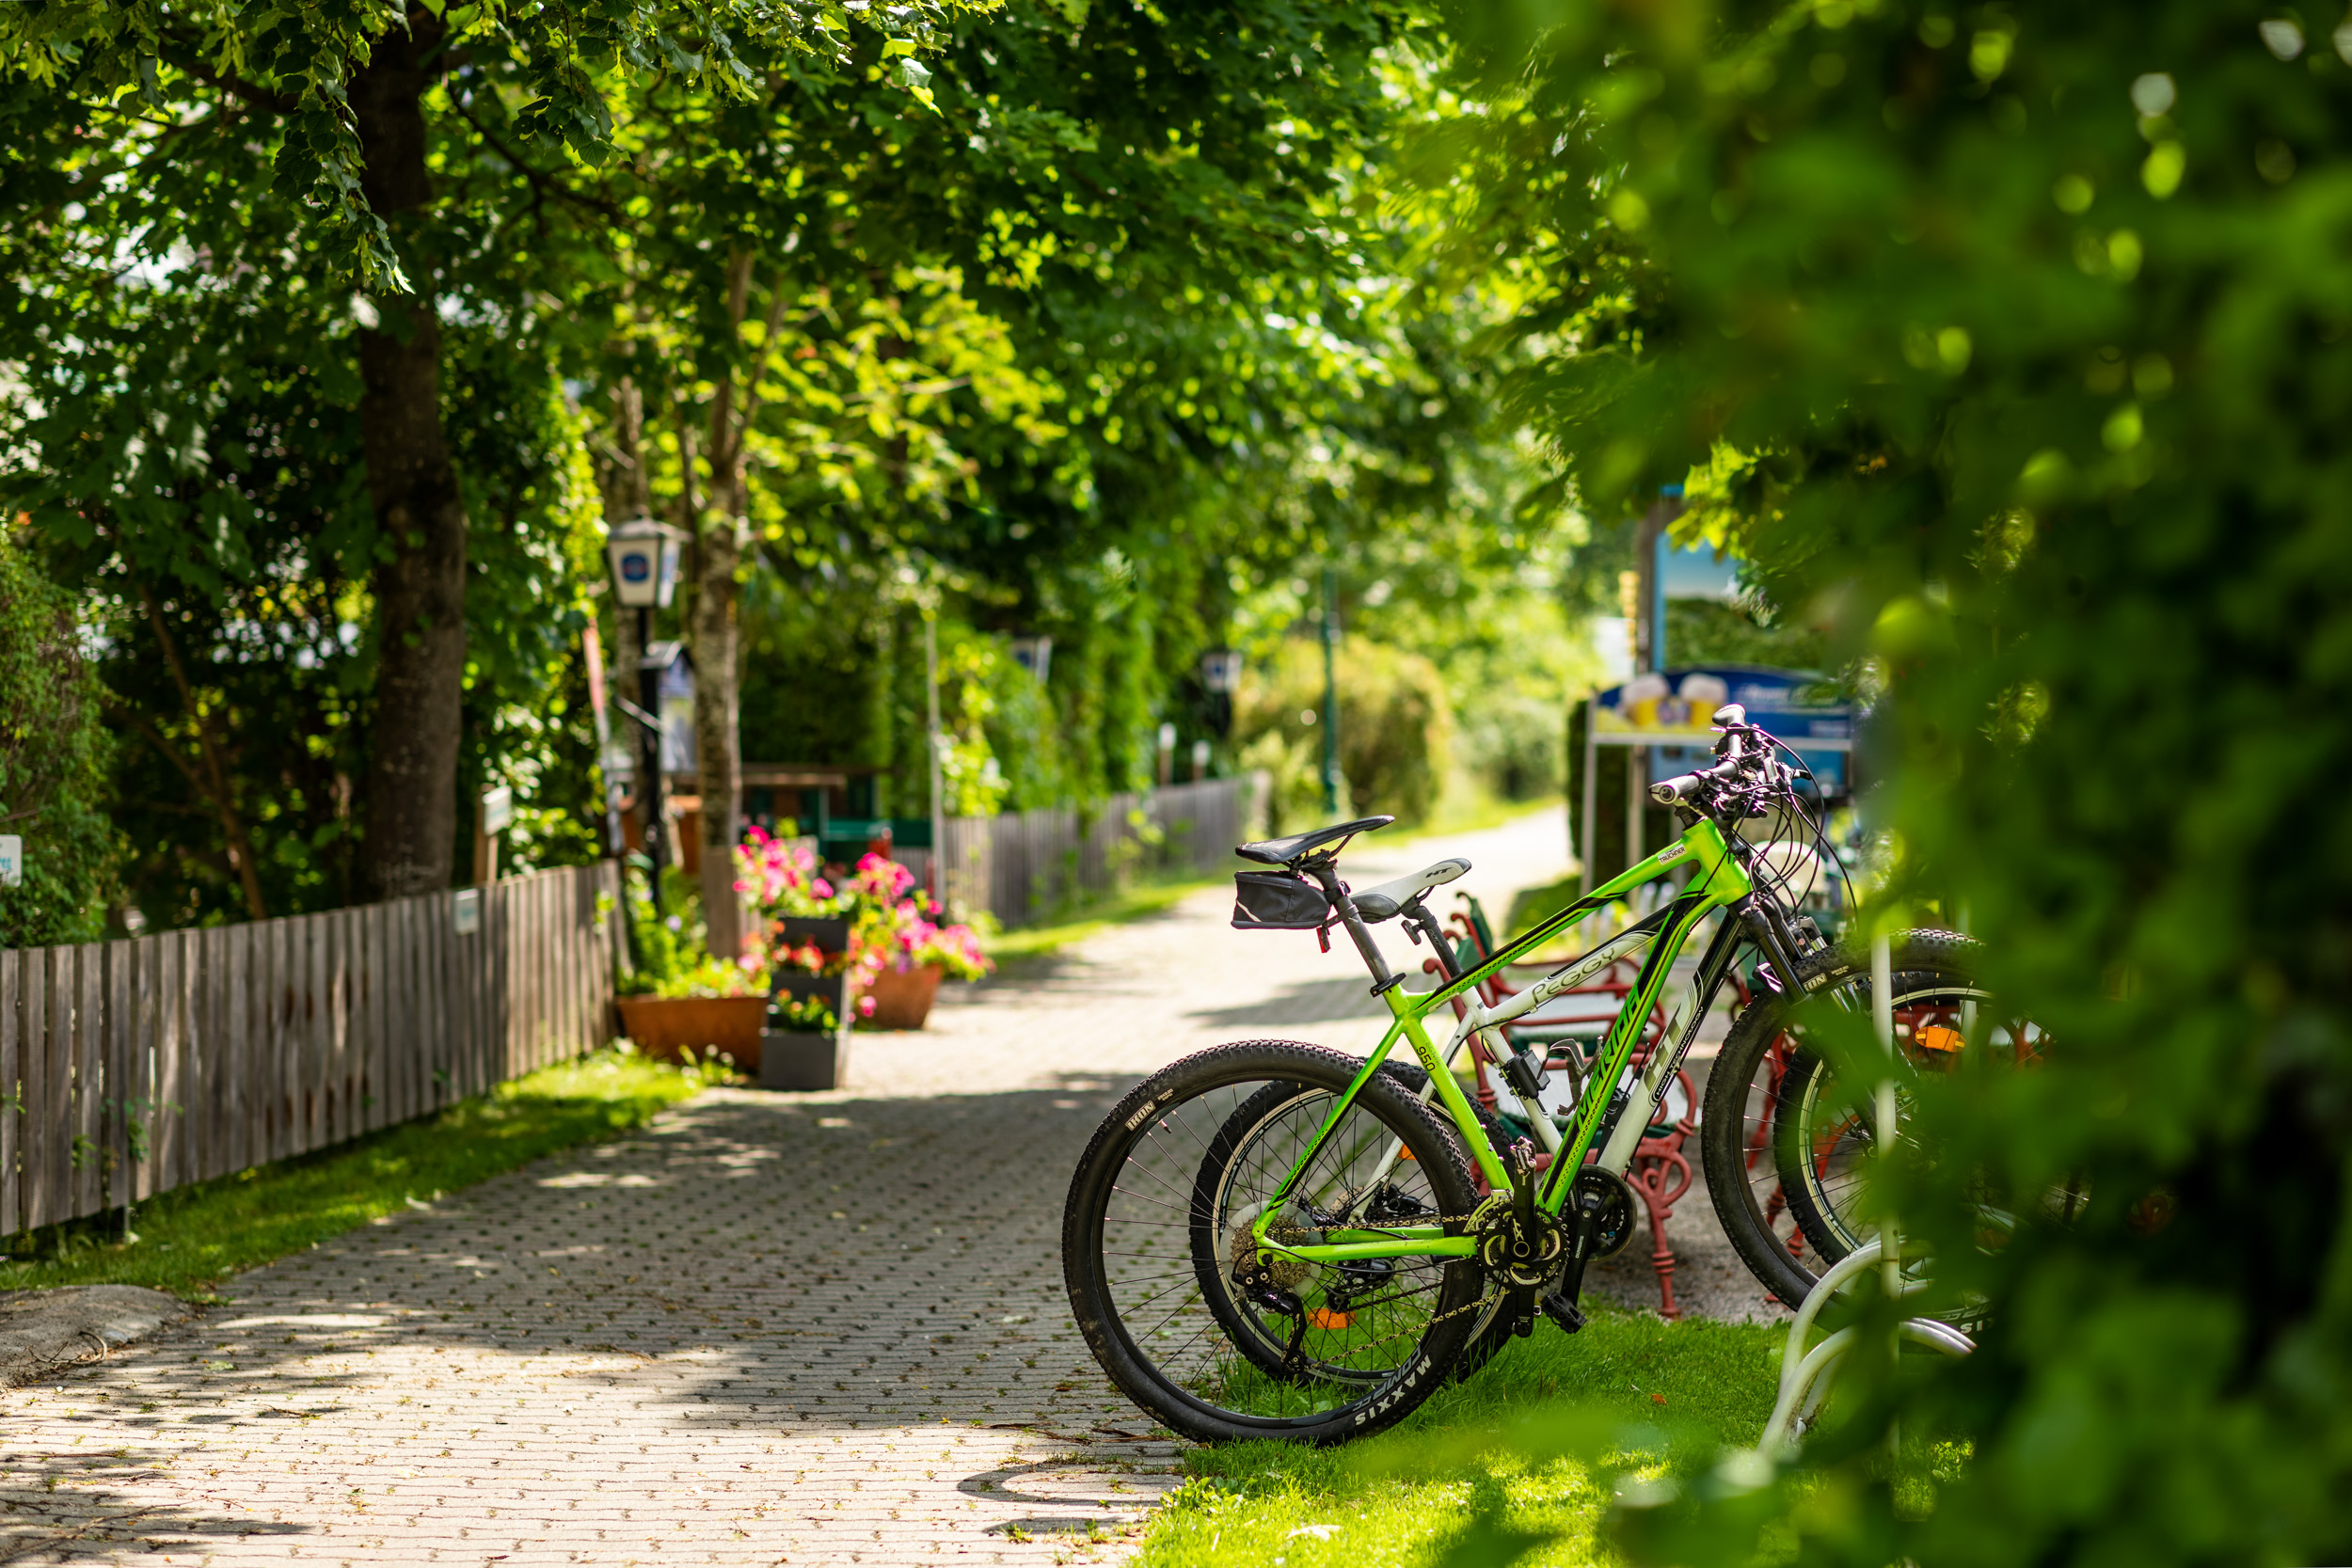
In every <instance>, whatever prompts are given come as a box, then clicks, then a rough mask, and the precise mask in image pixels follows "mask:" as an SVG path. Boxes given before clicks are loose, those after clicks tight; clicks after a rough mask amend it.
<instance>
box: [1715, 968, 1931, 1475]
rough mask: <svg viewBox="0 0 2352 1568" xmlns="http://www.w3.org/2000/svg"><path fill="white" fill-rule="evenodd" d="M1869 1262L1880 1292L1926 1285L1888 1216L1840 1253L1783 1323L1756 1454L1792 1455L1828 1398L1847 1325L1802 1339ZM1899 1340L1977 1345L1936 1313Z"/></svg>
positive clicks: (1884, 1039) (1878, 1021) (1882, 1007)
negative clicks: (1809, 1343) (1868, 1237)
mask: <svg viewBox="0 0 2352 1568" xmlns="http://www.w3.org/2000/svg"><path fill="white" fill-rule="evenodd" d="M1893 970H1894V961H1893V954H1892V948H1891V944H1890V943H1889V942H1888V941H1887V939H1886V937H1885V936H1883V935H1879V936H1874V937H1872V938H1871V939H1870V1014H1871V1019H1870V1022H1871V1024H1872V1026H1873V1027H1874V1028H1875V1029H1876V1031H1877V1033H1878V1037H1879V1044H1880V1046H1881V1047H1882V1048H1883V1050H1884V1051H1885V1052H1886V1060H1887V1067H1888V1073H1887V1076H1886V1077H1884V1078H1882V1079H1880V1080H1879V1083H1878V1088H1877V1093H1876V1096H1875V1098H1876V1101H1877V1103H1876V1105H1875V1107H1874V1110H1875V1113H1876V1114H1875V1115H1874V1116H1873V1117H1872V1120H1873V1121H1874V1122H1876V1124H1877V1132H1878V1146H1879V1150H1880V1153H1881V1154H1882V1155H1885V1154H1888V1153H1892V1152H1893V1150H1894V1148H1895V1139H1894V1134H1895V1121H1896V1109H1895V1078H1894V1072H1893V1067H1894V1061H1895V980H1894V974H1893ZM1873 1268H1877V1269H1880V1270H1882V1271H1883V1273H1882V1276H1881V1277H1882V1282H1883V1288H1884V1290H1885V1291H1886V1294H1887V1295H1888V1296H1889V1297H1890V1298H1892V1299H1898V1300H1899V1299H1900V1298H1901V1297H1903V1296H1907V1295H1910V1294H1912V1293H1914V1292H1915V1291H1922V1290H1925V1289H1926V1288H1927V1282H1926V1281H1925V1280H1921V1279H1905V1278H1904V1277H1903V1275H1902V1238H1901V1236H1900V1234H1899V1232H1898V1231H1897V1229H1896V1227H1895V1222H1894V1221H1893V1220H1891V1219H1889V1220H1887V1221H1885V1222H1884V1223H1883V1224H1882V1225H1881V1226H1880V1227H1879V1234H1878V1238H1877V1240H1875V1241H1870V1242H1866V1243H1863V1244H1862V1245H1861V1246H1858V1247H1856V1248H1855V1249H1854V1250H1853V1251H1852V1252H1851V1253H1849V1254H1848V1255H1847V1256H1846V1257H1844V1258H1842V1259H1839V1260H1838V1261H1837V1262H1836V1264H1834V1265H1832V1266H1831V1267H1830V1268H1829V1269H1828V1270H1827V1271H1826V1272H1824V1273H1823V1274H1822V1275H1821V1277H1820V1278H1819V1279H1817V1280H1815V1281H1814V1282H1813V1289H1811V1290H1810V1291H1806V1292H1805V1295H1804V1302H1803V1304H1802V1305H1800V1306H1799V1307H1798V1308H1797V1315H1796V1318H1795V1319H1794V1320H1793V1321H1792V1322H1791V1323H1789V1324H1788V1343H1787V1345H1786V1346H1785V1347H1783V1349H1782V1351H1781V1353H1780V1397H1779V1398H1778V1399H1777V1400H1775V1401H1774V1402H1773V1403H1772V1419H1770V1420H1768V1421H1766V1422H1765V1423H1764V1434H1763V1436H1761V1437H1759V1438H1758V1439H1757V1440H1756V1450H1755V1451H1756V1454H1757V1455H1759V1456H1760V1457H1762V1458H1764V1459H1766V1460H1771V1461H1779V1460H1783V1459H1788V1458H1790V1457H1792V1456H1793V1455H1794V1454H1795V1453H1796V1451H1797V1434H1798V1433H1801V1432H1803V1431H1804V1428H1805V1426H1806V1425H1807V1424H1808V1423H1810V1422H1811V1420H1812V1419H1813V1416H1814V1413H1815V1412H1816V1411H1818V1410H1820V1407H1821V1402H1822V1401H1823V1400H1825V1399H1827V1398H1828V1397H1829V1391H1830V1386H1831V1384H1832V1383H1834V1382H1835V1381H1836V1375H1837V1368H1838V1364H1839V1363H1840V1362H1842V1361H1843V1360H1844V1359H1845V1356H1846V1352H1847V1351H1849V1350H1851V1348H1852V1347H1853V1338H1854V1330H1852V1329H1851V1328H1841V1329H1838V1330H1837V1331H1836V1333H1834V1334H1830V1335H1827V1336H1825V1337H1824V1338H1822V1340H1821V1342H1820V1344H1818V1345H1816V1346H1814V1347H1813V1348H1812V1349H1811V1350H1810V1351H1808V1350H1806V1349H1805V1347H1804V1341H1805V1338H1806V1337H1807V1336H1808V1335H1810V1334H1811V1333H1812V1332H1813V1324H1814V1322H1815V1320H1816V1319H1818V1318H1819V1317H1820V1315H1821V1309H1822V1308H1823V1307H1827V1306H1828V1305H1829V1303H1830V1300H1831V1298H1832V1297H1834V1296H1836V1294H1837V1293H1838V1292H1839V1291H1843V1290H1844V1289H1845V1288H1846V1287H1847V1286H1848V1285H1851V1283H1853V1281H1855V1280H1856V1279H1859V1278H1861V1277H1862V1276H1863V1275H1866V1274H1867V1273H1869V1271H1870V1270H1871V1269H1873ZM1895 1332H1896V1335H1897V1338H1899V1339H1908V1340H1910V1341H1912V1342H1913V1343H1914V1344H1920V1345H1925V1346H1927V1347H1928V1348H1930V1349H1931V1350H1936V1351H1941V1352H1942V1353H1943V1354H1946V1355H1949V1356H1955V1357H1957V1356H1963V1355H1966V1354H1969V1353H1971V1352H1972V1351H1974V1350H1975V1349H1976V1348H1977V1345H1976V1341H1975V1340H1973V1339H1971V1338H1968V1336H1967V1335H1965V1334H1963V1333H1962V1332H1961V1331H1960V1330H1959V1329H1957V1328H1954V1327H1953V1326H1952V1325H1951V1324H1949V1323H1944V1322H1942V1321H1941V1320H1939V1319H1935V1318H1906V1319H1904V1320H1903V1321H1902V1323H1899V1324H1898V1325H1897V1326H1896V1330H1895Z"/></svg>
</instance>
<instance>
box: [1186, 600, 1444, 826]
mask: <svg viewBox="0 0 2352 1568" xmlns="http://www.w3.org/2000/svg"><path fill="white" fill-rule="evenodd" d="M1336 676H1337V680H1338V684H1339V697H1340V771H1341V774H1342V775H1343V778H1344V779H1345V781H1346V787H1345V789H1344V790H1343V792H1342V798H1341V809H1342V811H1343V812H1345V811H1365V812H1385V813H1388V814H1390V815H1391V816H1395V817H1396V818H1397V820H1399V821H1400V822H1406V823H1412V822H1419V821H1422V819H1424V818H1426V817H1427V816H1429V813H1430V811H1431V810H1432V809H1433V808H1434V807H1435V806H1436V805H1437V803H1438V795H1439V794H1440V793H1441V791H1442V789H1443V787H1444V783H1445V776H1446V769H1447V766H1448V762H1449V759H1450V755H1451V752H1452V747H1453V741H1454V709H1453V705H1452V704H1451V703H1449V702H1448V701H1447V700H1446V694H1445V686H1444V683H1443V682H1442V681H1440V680H1439V679H1438V672H1437V669H1436V667H1435V666H1434V665H1432V664H1431V663H1430V662H1429V660H1427V659H1426V658H1423V657H1421V656H1420V655H1418V654H1409V653H1402V652H1400V651H1398V650H1397V649H1394V648H1391V647H1387V646H1385V645H1383V644H1381V643H1377V642H1372V641H1366V640H1364V639H1362V638H1349V639H1347V640H1346V641H1343V642H1342V643H1341V644H1340V648H1339V657H1338V662H1337V670H1336ZM1322 706H1323V649H1322V647H1321V645H1320V644H1318V643H1314V642H1309V641H1300V640H1293V641H1289V642H1286V643H1285V644H1283V647H1282V651H1281V654H1280V656H1279V657H1278V658H1277V659H1276V660H1275V661H1274V663H1273V666H1272V668H1271V669H1267V670H1255V671H1252V672H1250V673H1248V675H1246V676H1245V677H1244V679H1243V681H1242V689H1241V690H1240V692H1239V693H1238V695H1237V697H1236V700H1235V703H1234V707H1233V738H1234V741H1235V743H1236V745H1237V746H1238V747H1239V754H1240V758H1241V762H1242V765H1243V766H1244V767H1247V768H1265V769H1266V771H1267V772H1268V773H1269V774H1270V775H1272V778H1273V785H1274V798H1273V800H1272V802H1271V812H1270V815H1271V816H1272V819H1273V828H1272V831H1273V832H1296V831H1297V830H1298V829H1300V828H1302V827H1306V826H1310V825H1311V824H1313V823H1316V822H1321V821H1323V820H1324V819H1325V816H1326V815H1327V814H1326V813H1325V811H1324V807H1323V782H1322V781H1323V760H1322V759H1323V750H1322V748H1323V736H1322V735H1321V733H1320V732H1319V731H1318V730H1317V729H1316V727H1315V725H1316V723H1318V722H1320V713H1321V709H1322ZM1310 715H1313V716H1315V717H1314V718H1313V719H1312V720H1311V719H1310V718H1309V717H1308V716H1310Z"/></svg>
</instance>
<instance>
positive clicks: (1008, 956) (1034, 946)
mask: <svg viewBox="0 0 2352 1568" xmlns="http://www.w3.org/2000/svg"><path fill="white" fill-rule="evenodd" d="M1225 882H1226V879H1225V878H1224V877H1222V876H1216V877H1191V878H1186V879H1184V880H1181V881H1173V882H1153V883H1152V884H1150V885H1148V886H1145V887H1136V888H1130V889H1128V890H1127V891H1126V892H1124V893H1121V894H1117V895H1113V896H1112V897H1109V898H1106V899H1104V900H1103V901H1102V902H1100V903H1096V904H1089V905H1087V906H1086V907H1084V908H1083V909H1078V910H1073V911H1069V912H1068V913H1066V914H1064V915H1061V916H1060V917H1058V918H1057V919H1056V920H1055V921H1054V922H1053V923H1052V924H1050V925H1045V926H1025V927H1021V928H1020V929H1019V930H1014V931H1000V932H998V933H997V934H996V935H995V936H993V937H991V938H989V939H988V956H989V957H990V958H994V959H995V960H996V961H997V962H998V963H1005V962H1009V961H1018V960H1020V959H1023V958H1042V957H1044V956H1046V955H1047V954H1050V953H1052V952H1054V951H1055V950H1057V948H1062V947H1067V946H1069V945H1070V944H1071V943H1072V942H1083V941H1085V940H1086V939H1087V938H1088V937H1090V936H1092V935H1094V934H1095V933H1096V932H1098V931H1107V930H1109V929H1110V928H1111V927H1114V926H1119V925H1123V924H1124V923H1126V922H1127V921H1130V920H1136V919H1140V918H1141V917H1142V916H1144V915H1147V914H1157V913H1159V912H1160V911H1162V910H1164V909H1167V908H1168V906H1169V905H1170V904H1173V903H1175V902H1176V901H1177V900H1178V899H1180V898H1183V897H1184V896H1186V895H1189V894H1195V893H1198V892H1200V890H1201V889H1202V888H1210V887H1220V886H1223V885H1224V884H1225Z"/></svg>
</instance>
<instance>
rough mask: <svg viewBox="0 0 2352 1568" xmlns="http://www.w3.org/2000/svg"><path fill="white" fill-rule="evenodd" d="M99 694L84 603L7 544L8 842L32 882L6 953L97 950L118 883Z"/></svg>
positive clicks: (8, 927)
mask: <svg viewBox="0 0 2352 1568" xmlns="http://www.w3.org/2000/svg"><path fill="white" fill-rule="evenodd" d="M98 704H99V688H98V682H97V680H96V678H95V677H94V676H93V675H92V673H91V672H90V669H89V665H88V662H87V659H86V658H85V657H83V651H82V634H81V625H80V622H79V620H78V619H77V617H76V615H75V613H74V605H73V600H72V597H71V596H70V595H68V594H66V593H65V592H64V591H63V590H61V589H59V588H57V587H56V586H55V585H54V584H52V583H51V582H50V581H49V580H48V579H47V578H44V577H42V576H41V574H40V570H39V569H38V568H37V567H36V566H35V565H34V563H33V562H32V561H31V560H30V559H28V558H27V557H26V555H25V554H24V551H22V550H21V549H19V548H18V547H17V546H16V545H15V544H14V543H13V542H11V541H10V540H9V539H8V537H7V536H6V535H5V534H0V832H10V833H15V834H17V835H19V836H20V837H22V838H23V839H24V881H23V882H22V883H21V884H20V885H18V886H16V887H0V947H37V946H41V945H44V944H46V943H50V942H87V941H90V940H92V939H93V938H96V937H98V936H99V935H101V934H103V931H104V929H105V895H106V892H107V890H108V889H109V888H110V887H111V886H112V881H113V871H114V865H113V855H112V848H113V846H112V844H111V842H110V838H111V835H110V834H109V833H108V832H107V827H106V817H105V806H106V803H107V796H108V791H107V789H106V764H107V760H108V757H109V755H110V754H111V752H112V747H111V745H110V744H109V742H108V739H107V736H106V735H105V732H104V731H103V729H102V728H101V727H100V725H99V717H98Z"/></svg>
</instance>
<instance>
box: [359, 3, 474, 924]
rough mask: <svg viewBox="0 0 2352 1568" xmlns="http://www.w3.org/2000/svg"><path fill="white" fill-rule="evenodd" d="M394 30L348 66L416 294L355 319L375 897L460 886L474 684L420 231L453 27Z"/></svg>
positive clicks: (369, 158)
mask: <svg viewBox="0 0 2352 1568" xmlns="http://www.w3.org/2000/svg"><path fill="white" fill-rule="evenodd" d="M408 27H409V30H408V32H406V33H405V34H404V33H402V32H399V31H397V30H392V31H387V32H386V33H385V35H384V36H383V37H382V38H381V39H379V40H376V44H375V52H374V57H373V59H372V60H371V61H370V62H369V64H368V66H367V68H366V69H365V70H363V71H360V72H359V73H358V75H357V76H356V77H354V78H353V80H352V83H351V89H350V103H351V112H352V118H353V122H354V124H355V125H356V127H357V129H358V134H359V145H360V148H361V150H362V152H363V154H364V157H365V160H366V162H365V166H364V170H363V173H362V175H361V178H360V189H361V191H362V193H363V194H364V195H365V196H366V197H367V199H368V204H369V205H370V206H371V207H373V209H374V210H375V212H376V214H377V215H379V216H380V217H382V218H383V219H384V220H385V221H386V223H387V224H388V225H389V226H390V227H391V230H392V235H393V239H394V242H395V243H396V244H398V245H400V246H401V249H402V252H403V259H404V261H405V262H406V263H407V266H408V270H409V273H410V276H411V278H412V279H413V281H414V283H415V285H416V288H417V293H414V294H412V295H409V296H407V297H406V298H391V297H379V298H377V299H376V300H375V302H374V303H375V309H376V312H377V324H376V325H375V326H374V327H373V328H370V329H367V330H363V331H361V332H360V334H359V374H360V381H361V390H360V394H359V424H360V432H361V436H360V451H361V453H362V455H363V456H364V457H365V458H366V461H367V467H368V499H369V500H370V501H371V502H372V503H373V507H374V512H375V526H376V529H377V531H378V533H379V534H380V536H381V537H382V539H383V541H384V545H385V546H386V547H387V549H388V550H389V558H388V559H385V560H383V561H382V562H380V563H379V564H378V565H377V567H376V569H375V578H374V587H375V612H376V677H375V719H374V724H373V730H372V732H371V735H370V737H369V740H370V744H369V752H368V771H367V784H366V790H367V797H366V800H367V829H366V838H365V839H364V841H363V843H362V846H361V849H360V855H359V885H360V892H361V896H362V897H366V898H397V897H400V896H403V895H407V894H412V893H427V892H431V891H433V890H435V889H437V888H443V887H447V886H448V885H449V880H450V869H451V865H452V863H453V857H454V856H455V853H456V842H457V746H458V737H459V731H460V728H461V720H462V712H463V704H464V698H465V663H466V508H465V499H464V497H463V496H462V495H461V494H460V493H459V490H458V487H457V472H456V469H455V467H453V465H452V464H451V462H450V456H449V443H448V441H447V439H446V438H445V437H444V436H443V434H442V430H441V364H440V349H441V334H440V318H439V316H438V314H437V311H436V309H435V297H434V293H435V283H436V277H435V274H436V269H437V258H436V257H435V256H434V255H433V254H432V253H431V246H430V245H420V244H418V243H416V241H417V236H418V235H419V233H420V231H421V230H422V229H423V228H424V227H425V222H426V220H427V213H426V209H427V208H428V206H429V204H430V202H431V200H432V196H433V191H432V184H431V182H430V180H429V179H428V177H427V175H426V172H425V150H426V148H425V125H424V111H423V107H422V103H421V100H422V97H423V94H424V91H425V89H426V88H427V87H429V86H430V85H431V84H432V81H433V79H434V76H435V74H436V73H437V71H438V65H437V59H436V56H437V54H438V51H439V48H440V44H441V39H442V27H441V24H440V22H439V20H438V19H437V18H436V17H435V16H434V15H433V13H431V12H430V11H427V10H425V9H423V8H421V7H419V8H413V9H412V10H411V11H410V12H409V16H408Z"/></svg>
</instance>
